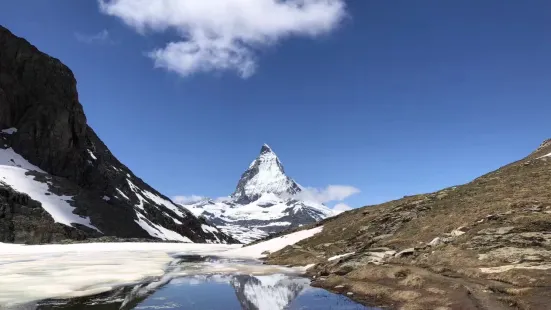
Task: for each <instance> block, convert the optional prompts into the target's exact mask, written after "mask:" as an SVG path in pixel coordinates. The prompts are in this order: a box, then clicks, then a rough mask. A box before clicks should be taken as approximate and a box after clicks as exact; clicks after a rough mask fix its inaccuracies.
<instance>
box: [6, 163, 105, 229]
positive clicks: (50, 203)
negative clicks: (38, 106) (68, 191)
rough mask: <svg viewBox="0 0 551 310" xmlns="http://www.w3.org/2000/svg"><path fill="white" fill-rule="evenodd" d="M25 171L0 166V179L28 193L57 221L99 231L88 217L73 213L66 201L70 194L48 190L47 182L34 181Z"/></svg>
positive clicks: (70, 197)
mask: <svg viewBox="0 0 551 310" xmlns="http://www.w3.org/2000/svg"><path fill="white" fill-rule="evenodd" d="M27 171H28V170H25V169H22V168H18V167H9V166H0V176H1V178H0V181H1V182H2V183H5V184H6V185H8V186H10V187H11V188H13V189H14V190H16V191H18V192H21V193H25V194H27V195H29V197H31V198H32V199H33V200H36V201H39V202H40V203H41V204H42V208H43V209H44V210H46V212H48V213H49V214H50V215H51V216H52V218H53V219H54V221H56V222H57V223H61V224H64V225H67V226H72V224H73V223H75V224H81V225H84V226H87V227H90V228H93V229H95V230H97V231H99V232H101V231H100V230H99V229H97V228H96V227H95V226H94V225H92V224H91V223H90V219H89V218H88V217H82V216H79V215H77V214H74V213H73V211H74V209H75V208H74V207H72V206H71V205H70V204H69V203H68V201H70V200H72V199H73V197H72V196H58V195H56V194H54V193H52V192H50V191H49V188H48V184H47V183H42V182H38V181H36V180H35V179H34V176H33V175H27V174H26V173H27Z"/></svg>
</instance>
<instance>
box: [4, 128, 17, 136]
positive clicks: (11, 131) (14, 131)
mask: <svg viewBox="0 0 551 310" xmlns="http://www.w3.org/2000/svg"><path fill="white" fill-rule="evenodd" d="M16 132H17V128H15V127H12V128H7V129H2V133H5V134H7V135H13V134H14V133H16Z"/></svg>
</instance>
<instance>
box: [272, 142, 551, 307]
mask: <svg viewBox="0 0 551 310" xmlns="http://www.w3.org/2000/svg"><path fill="white" fill-rule="evenodd" d="M548 153H551V143H544V144H542V146H540V148H538V150H536V151H535V152H534V153H532V154H531V155H530V156H528V157H527V158H525V159H522V160H520V161H517V162H514V163H512V164H509V165H507V166H505V167H502V168H500V169H498V170H496V171H494V172H491V173H488V174H486V175H484V176H482V177H480V178H477V179H475V180H474V181H472V182H470V183H468V184H465V185H461V186H457V187H452V188H447V189H444V190H441V191H438V192H435V193H431V194H423V195H416V196H410V197H404V198H403V199H399V200H395V201H390V202H387V203H383V204H380V205H376V206H368V207H364V208H361V209H355V210H352V211H349V212H346V213H343V214H341V215H339V216H337V217H334V218H330V219H327V220H325V221H324V222H323V223H321V224H322V225H323V226H324V230H323V232H322V233H320V234H318V235H316V236H314V237H312V238H309V239H307V240H304V241H302V242H300V243H298V244H297V246H294V247H288V248H285V249H283V250H281V251H279V252H277V253H274V254H272V255H271V256H270V257H269V258H268V261H269V262H271V263H278V264H305V263H313V262H316V263H318V265H317V266H316V267H315V268H313V269H312V270H311V271H310V273H311V274H312V275H313V276H316V281H315V282H314V284H315V285H320V286H324V287H327V288H330V289H334V287H335V286H337V285H343V286H344V288H341V287H340V286H339V289H338V290H344V291H347V292H348V291H350V292H351V293H355V295H354V296H355V298H356V299H358V300H360V301H363V302H365V303H368V304H377V305H387V306H388V305H391V306H392V307H395V308H399V307H405V308H411V309H427V307H429V308H436V307H439V306H440V307H444V308H446V307H447V308H449V309H471V308H472V309H507V308H512V309H516V308H521V309H540V308H541V309H546V307H547V304H548V303H549V302H550V300H551V299H549V298H548V293H547V292H546V290H541V289H540V288H539V287H542V286H547V285H551V272H549V270H548V269H546V268H547V267H548V266H547V265H548V264H551V251H548V250H551V157H546V158H541V159H538V158H539V157H541V156H543V155H546V154H548ZM460 227H462V228H460ZM458 228H460V230H461V231H462V232H464V234H462V233H458V234H461V235H460V236H453V235H452V234H450V233H451V232H452V231H454V230H457V229H458ZM547 232H549V233H550V234H549V238H548V234H547ZM436 237H439V238H440V240H441V241H445V243H442V244H440V245H436V246H428V245H427V243H429V242H430V241H432V240H433V239H434V238H436ZM380 248H383V249H380ZM407 248H415V250H414V251H412V252H413V253H408V254H409V255H407V256H403V257H396V256H391V255H387V257H386V258H385V259H384V260H383V261H382V262H381V264H379V265H374V264H373V263H372V262H373V253H375V252H377V253H380V252H383V251H389V250H395V251H398V252H399V251H401V250H404V249H407ZM350 252H355V254H354V255H351V256H349V257H346V258H343V259H341V260H337V261H332V262H328V261H327V258H329V257H331V256H334V255H338V254H343V253H350ZM481 255H482V256H481ZM481 258H483V259H481ZM499 266H513V267H515V268H513V269H512V270H510V271H504V272H495V273H487V272H483V271H482V270H481V269H480V268H487V267H499ZM549 267H551V265H549ZM404 268H405V269H404ZM520 268H540V269H542V270H535V269H520ZM396 273H397V274H396ZM377 274H378V275H380V276H374V275H377ZM320 277H321V280H320ZM406 279H408V280H407V281H406ZM412 279H413V280H412ZM404 281H405V282H404ZM420 283H422V284H420ZM433 289H434V290H433ZM335 290H336V289H335ZM437 290H440V294H438V293H435V292H436V291H437ZM344 291H343V292H344ZM431 291H433V292H431ZM404 292H405V293H404ZM443 292H444V293H443ZM485 292H487V293H485ZM511 292H513V293H511ZM519 292H522V293H519ZM444 308H442V309H444Z"/></svg>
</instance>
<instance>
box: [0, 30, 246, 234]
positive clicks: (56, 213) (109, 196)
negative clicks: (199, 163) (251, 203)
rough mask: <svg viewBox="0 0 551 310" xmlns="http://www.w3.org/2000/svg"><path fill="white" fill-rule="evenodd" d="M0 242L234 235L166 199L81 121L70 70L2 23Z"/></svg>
mask: <svg viewBox="0 0 551 310" xmlns="http://www.w3.org/2000/svg"><path fill="white" fill-rule="evenodd" d="M0 130H1V132H0V142H1V143H0V242H16V243H24V242H26V243H47V242H57V241H60V240H63V239H76V240H82V239H87V238H92V237H101V236H116V237H122V238H148V239H162V240H174V241H184V242H233V241H235V240H233V239H232V238H230V237H228V236H227V235H225V234H223V233H222V232H220V231H219V230H218V229H217V228H215V227H213V226H211V225H209V224H207V223H206V222H202V221H201V220H199V219H198V218H196V217H195V216H194V215H193V214H192V213H191V212H189V211H188V210H186V209H185V208H183V207H181V206H177V205H175V204H174V203H172V202H171V201H170V200H169V199H168V198H166V197H165V196H163V195H162V194H160V193H159V192H157V191H156V190H155V189H153V188H152V187H150V186H149V185H147V184H146V183H145V182H144V181H142V180H141V179H140V178H138V177H137V176H136V175H134V174H133V173H132V171H130V169H128V168H127V167H126V166H124V165H123V164H122V163H121V162H119V161H118V160H117V158H115V156H113V154H111V152H110V151H109V149H108V148H107V146H106V145H105V144H104V143H103V142H102V141H101V140H100V139H99V137H98V136H97V135H96V133H95V132H94V130H92V128H90V127H89V126H88V125H87V122H86V116H85V114H84V111H83V108H82V105H81V104H80V103H79V98H78V93H77V88H76V80H75V78H74V76H73V73H72V72H71V70H70V69H69V68H67V67H66V66H65V65H63V64H62V63H61V62H60V61H59V60H57V59H55V58H52V57H50V56H48V55H46V54H44V53H42V52H40V51H39V50H38V49H37V48H36V47H34V46H32V45H31V44H30V43H29V42H27V41H26V40H24V39H22V38H19V37H17V36H15V35H13V34H12V33H11V32H10V31H9V30H7V29H6V28H3V27H1V26H0Z"/></svg>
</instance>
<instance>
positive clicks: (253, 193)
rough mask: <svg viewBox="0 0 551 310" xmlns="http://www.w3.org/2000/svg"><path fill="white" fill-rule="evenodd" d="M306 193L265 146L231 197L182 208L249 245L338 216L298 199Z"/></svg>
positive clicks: (317, 205)
mask: <svg viewBox="0 0 551 310" xmlns="http://www.w3.org/2000/svg"><path fill="white" fill-rule="evenodd" d="M303 190H304V188H303V187H302V186H300V185H299V184H298V183H297V182H295V181H294V180H293V179H291V178H290V177H288V176H287V175H286V174H285V169H284V168H283V165H282V164H281V161H280V160H279V158H278V157H277V155H276V154H275V153H274V151H273V150H272V149H271V148H270V147H269V146H268V145H266V144H264V145H263V146H262V148H261V150H260V155H258V157H257V158H256V159H255V160H254V161H253V162H252V163H251V164H250V165H249V168H248V169H247V170H246V171H245V172H244V173H243V175H242V176H241V179H240V180H239V182H238V183H237V187H236V189H235V191H234V192H233V194H232V195H231V196H230V197H228V198H223V199H216V200H213V199H210V198H205V199H202V200H199V201H195V202H191V203H186V204H182V206H184V207H185V208H187V209H189V210H190V211H191V212H193V213H194V214H195V215H196V216H200V217H204V218H206V220H207V221H208V222H209V223H212V224H213V225H216V226H217V227H218V228H220V229H221V230H222V231H223V232H225V233H226V234H228V235H230V236H232V237H234V238H236V239H238V240H239V241H241V242H243V243H248V242H251V241H254V240H257V239H260V238H263V237H266V236H267V235H269V234H271V233H276V232H280V231H282V230H286V229H288V228H293V227H298V226H301V225H305V224H310V223H313V222H317V221H320V220H322V219H324V218H327V217H330V216H333V215H335V213H334V212H333V210H331V209H329V208H328V207H326V206H324V205H323V204H320V203H318V202H315V201H305V200H301V199H299V198H298V197H300V193H301V192H302V191H303Z"/></svg>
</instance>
